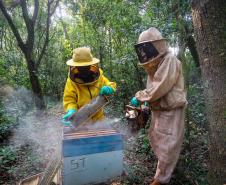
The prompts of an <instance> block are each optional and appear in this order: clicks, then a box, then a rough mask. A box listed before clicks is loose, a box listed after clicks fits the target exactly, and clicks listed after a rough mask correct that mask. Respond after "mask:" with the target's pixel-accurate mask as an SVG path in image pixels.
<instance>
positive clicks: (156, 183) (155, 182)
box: [150, 180, 162, 185]
mask: <svg viewBox="0 0 226 185" xmlns="http://www.w3.org/2000/svg"><path fill="white" fill-rule="evenodd" d="M150 185H162V184H161V183H160V182H159V181H157V180H154V181H153V182H152V183H151V184H150Z"/></svg>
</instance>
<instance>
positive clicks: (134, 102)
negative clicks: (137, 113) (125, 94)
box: [130, 97, 140, 107]
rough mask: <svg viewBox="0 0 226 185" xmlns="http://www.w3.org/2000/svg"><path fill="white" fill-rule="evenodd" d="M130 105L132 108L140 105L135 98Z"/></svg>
mask: <svg viewBox="0 0 226 185" xmlns="http://www.w3.org/2000/svg"><path fill="white" fill-rule="evenodd" d="M130 104H131V105H132V106H134V107H138V106H139V105H140V103H139V101H138V99H137V98H136V97H133V98H132V99H131V101H130Z"/></svg>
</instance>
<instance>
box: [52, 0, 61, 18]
mask: <svg viewBox="0 0 226 185" xmlns="http://www.w3.org/2000/svg"><path fill="white" fill-rule="evenodd" d="M59 1H60V0H57V1H56V3H55V5H54V6H53V8H52V12H51V13H50V16H52V15H53V14H54V12H55V11H56V8H57V6H58V4H59ZM52 2H53V1H52Z"/></svg>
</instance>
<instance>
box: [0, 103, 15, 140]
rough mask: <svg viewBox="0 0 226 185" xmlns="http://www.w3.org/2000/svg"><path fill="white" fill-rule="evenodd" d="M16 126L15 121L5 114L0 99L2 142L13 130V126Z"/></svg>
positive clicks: (0, 136)
mask: <svg viewBox="0 0 226 185" xmlns="http://www.w3.org/2000/svg"><path fill="white" fill-rule="evenodd" d="M14 126H15V123H14V122H13V120H12V119H10V118H9V117H7V116H6V115H5V111H4V108H3V105H2V103H1V101H0V142H2V141H3V139H6V138H7V137H8V136H9V135H10V134H11V131H12V128H13V127H14Z"/></svg>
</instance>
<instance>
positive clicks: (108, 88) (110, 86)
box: [100, 75, 116, 95]
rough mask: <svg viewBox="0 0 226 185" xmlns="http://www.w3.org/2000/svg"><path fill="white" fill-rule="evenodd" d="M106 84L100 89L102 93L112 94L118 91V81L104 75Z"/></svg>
mask: <svg viewBox="0 0 226 185" xmlns="http://www.w3.org/2000/svg"><path fill="white" fill-rule="evenodd" d="M102 78H103V81H104V85H103V87H102V88H101V89H100V94H101V95H111V94H113V93H114V92H115V91H116V83H115V82H111V81H109V80H108V79H107V78H106V77H105V76H104V75H103V76H102Z"/></svg>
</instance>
